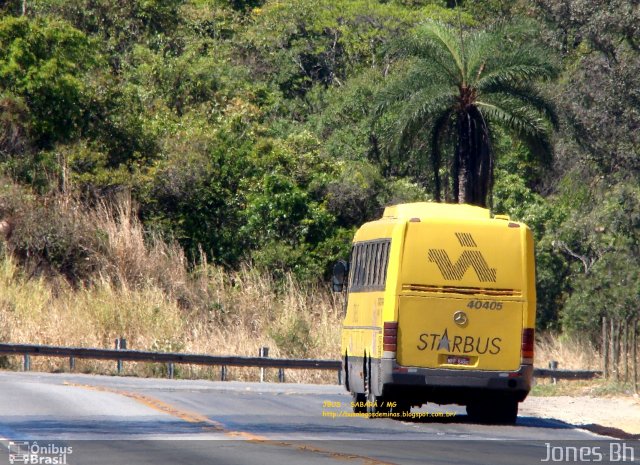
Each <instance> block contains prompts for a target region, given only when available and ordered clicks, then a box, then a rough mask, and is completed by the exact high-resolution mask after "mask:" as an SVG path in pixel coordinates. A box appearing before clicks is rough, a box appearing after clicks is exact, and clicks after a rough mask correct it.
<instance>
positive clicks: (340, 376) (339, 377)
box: [338, 368, 342, 386]
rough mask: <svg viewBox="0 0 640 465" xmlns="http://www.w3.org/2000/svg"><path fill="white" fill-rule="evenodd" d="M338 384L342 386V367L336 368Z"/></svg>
mask: <svg viewBox="0 0 640 465" xmlns="http://www.w3.org/2000/svg"><path fill="white" fill-rule="evenodd" d="M338 385H339V386H342V368H341V369H339V370H338Z"/></svg>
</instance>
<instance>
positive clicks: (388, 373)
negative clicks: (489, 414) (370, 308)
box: [381, 359, 533, 401]
mask: <svg viewBox="0 0 640 465" xmlns="http://www.w3.org/2000/svg"><path fill="white" fill-rule="evenodd" d="M381 374H382V378H383V379H382V380H381V381H382V384H383V385H385V387H386V386H389V387H391V386H393V388H394V389H395V388H400V387H405V388H409V389H411V390H422V389H421V388H424V389H426V390H433V391H438V390H440V389H443V390H446V389H451V388H455V389H456V390H458V389H462V390H472V391H477V390H482V391H485V392H487V393H491V392H493V393H496V394H498V393H504V394H511V395H513V396H514V397H515V398H517V399H518V400H519V401H522V400H524V399H525V397H526V396H527V394H528V393H529V391H530V390H531V383H532V379H533V366H532V365H520V368H519V369H518V370H515V371H480V370H467V369H461V370H451V369H442V368H418V367H404V366H400V365H398V364H397V363H396V362H395V360H388V359H387V360H385V359H382V370H381Z"/></svg>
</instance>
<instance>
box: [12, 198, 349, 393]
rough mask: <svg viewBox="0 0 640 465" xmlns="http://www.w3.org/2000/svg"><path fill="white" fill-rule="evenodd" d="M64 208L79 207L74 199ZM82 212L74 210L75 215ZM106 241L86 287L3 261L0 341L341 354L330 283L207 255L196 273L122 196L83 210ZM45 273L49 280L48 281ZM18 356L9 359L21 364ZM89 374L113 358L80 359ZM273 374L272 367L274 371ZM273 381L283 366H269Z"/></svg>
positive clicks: (195, 371) (205, 371)
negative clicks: (226, 265) (217, 262)
mask: <svg viewBox="0 0 640 465" xmlns="http://www.w3.org/2000/svg"><path fill="white" fill-rule="evenodd" d="M57 208H58V209H60V211H70V210H72V211H74V212H80V211H81V209H80V208H79V206H78V205H77V204H73V202H69V201H67V202H65V203H61V204H59V205H57ZM74 214H77V213H74ZM80 215H82V218H81V219H80V220H79V221H78V222H79V223H82V224H83V225H84V226H85V227H86V225H87V224H90V225H92V227H93V230H94V233H95V234H96V235H97V236H98V237H99V239H100V244H101V246H100V250H99V251H96V252H95V255H94V256H93V259H94V262H95V263H97V264H98V266H96V267H95V269H96V273H95V276H94V277H93V279H92V280H91V282H90V283H89V284H87V285H82V286H78V285H77V283H75V284H74V285H71V284H68V283H67V281H65V280H64V279H63V278H61V277H58V278H55V277H53V278H52V276H51V274H47V275H44V274H43V275H41V276H39V277H37V276H34V275H33V274H29V275H27V273H26V272H25V268H23V267H21V266H19V265H18V264H17V261H16V260H14V259H12V258H11V256H5V257H4V258H3V259H1V260H0V340H2V341H10V342H14V343H35V344H50V345H64V346H80V347H105V348H111V347H113V344H114V340H115V339H116V338H118V337H125V338H126V339H127V342H128V348H131V349H139V350H158V351H175V352H192V353H206V354H215V355H251V356H255V355H257V354H258V350H259V348H260V347H263V346H267V347H269V348H270V356H272V357H303V358H329V359H332V358H337V357H338V354H339V330H340V316H339V304H338V303H337V302H335V301H334V297H333V296H332V295H331V294H330V292H329V291H328V290H327V289H323V288H318V287H315V288H314V287H304V286H302V285H300V284H299V283H297V282H296V281H295V280H294V279H293V278H291V277H288V278H287V279H285V280H284V282H279V283H276V282H274V281H273V280H272V279H271V278H270V276H269V275H268V274H265V273H260V272H258V271H257V270H255V269H251V268H249V267H243V268H242V269H240V270H239V271H237V272H226V271H224V270H222V269H221V268H219V267H216V266H213V265H210V264H208V263H207V262H206V260H202V263H201V264H200V265H199V266H198V267H197V268H195V269H194V270H192V271H188V266H187V265H188V264H187V262H186V259H185V257H184V254H183V253H182V250H181V249H180V248H179V247H178V246H177V245H176V244H167V243H165V242H162V241H159V240H157V239H154V238H151V239H146V238H145V234H144V230H143V227H142V224H141V223H140V222H139V221H138V219H137V217H136V215H135V214H134V213H133V209H132V206H131V203H130V201H129V200H128V199H124V200H123V201H121V202H120V203H119V204H118V205H116V206H113V207H109V206H107V205H101V206H99V207H98V208H97V209H95V210H92V211H82V212H81V213H80ZM44 276H46V277H44ZM19 362H20V361H19V360H18V359H17V357H12V358H10V360H9V363H10V364H11V365H13V367H14V368H15V367H17V366H18V364H19ZM67 364H68V361H66V360H62V359H57V360H56V359H44V358H40V359H37V358H34V359H33V361H32V366H33V367H34V369H43V370H53V371H56V370H64V369H67V367H66V365H67ZM76 368H77V369H78V370H79V371H86V372H95V371H99V372H107V373H109V372H113V371H114V369H115V362H97V361H78V362H77V365H76ZM126 370H127V373H130V374H137V375H162V374H164V372H165V367H164V366H162V365H158V364H155V365H154V364H142V363H140V364H136V363H127V364H126ZM271 371H273V372H275V373H271ZM177 374H178V375H180V376H186V377H190V376H197V377H205V378H206V377H214V378H217V377H218V376H219V368H210V367H190V366H184V367H177ZM229 375H230V377H231V378H232V379H255V378H256V377H257V376H258V369H255V368H254V369H240V368H230V369H229ZM267 375H268V377H271V378H273V377H274V376H277V370H268V373H267ZM286 376H287V380H288V381H308V382H318V381H323V380H324V381H329V382H335V378H336V376H335V374H334V373H322V372H318V371H308V372H297V371H295V370H289V371H287V373H286Z"/></svg>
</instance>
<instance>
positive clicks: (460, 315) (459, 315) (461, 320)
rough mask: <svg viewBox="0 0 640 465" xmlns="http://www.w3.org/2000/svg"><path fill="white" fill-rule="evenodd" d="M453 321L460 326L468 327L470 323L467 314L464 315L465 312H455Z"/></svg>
mask: <svg viewBox="0 0 640 465" xmlns="http://www.w3.org/2000/svg"><path fill="white" fill-rule="evenodd" d="M453 321H454V322H455V324H457V325H458V326H466V325H467V323H468V322H469V319H468V318H467V314H466V313H464V312H455V313H454V314H453Z"/></svg>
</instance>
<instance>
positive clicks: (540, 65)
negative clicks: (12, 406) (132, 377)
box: [0, 0, 640, 357]
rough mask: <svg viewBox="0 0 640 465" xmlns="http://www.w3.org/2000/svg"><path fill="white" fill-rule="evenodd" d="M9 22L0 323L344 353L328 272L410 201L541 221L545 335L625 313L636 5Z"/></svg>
mask: <svg viewBox="0 0 640 465" xmlns="http://www.w3.org/2000/svg"><path fill="white" fill-rule="evenodd" d="M23 7H25V8H24V9H23ZM0 14H1V17H0V175H1V176H2V178H1V179H0V232H2V234H3V236H4V241H3V242H2V262H1V267H0V281H1V284H0V286H2V292H1V293H0V312H1V315H2V319H1V321H0V323H1V328H0V330H1V333H0V335H1V337H2V339H3V340H11V341H19V340H20V341H23V342H26V341H24V339H31V342H41V343H56V344H57V343H60V344H63V343H69V344H82V345H98V346H103V345H110V344H111V343H112V342H110V341H111V339H112V338H114V337H118V336H120V335H124V336H126V337H127V338H128V339H129V340H130V341H131V342H130V344H131V347H135V348H149V349H152V348H158V349H161V350H178V349H183V348H188V349H189V350H191V351H207V352H216V353H221V352H224V353H234V352H238V353H240V352H243V353H253V352H255V353H257V348H258V347H260V346H261V345H263V344H266V345H269V346H271V347H273V350H276V351H277V353H278V354H280V355H296V356H310V357H311V356H326V357H335V356H336V354H337V351H338V350H337V345H338V343H339V336H338V334H339V330H338V328H337V327H338V325H339V319H340V310H341V303H340V302H337V301H336V300H335V299H336V297H333V296H330V295H329V294H328V291H327V288H326V285H325V284H324V283H325V282H326V279H327V274H328V271H329V269H330V265H331V264H332V263H333V262H334V261H335V260H337V259H339V258H346V257H347V255H348V251H349V247H350V240H351V237H352V235H353V232H354V231H355V228H356V227H357V226H359V225H360V224H362V223H363V222H365V221H368V220H371V219H373V218H376V217H378V216H379V215H380V214H381V212H382V209H383V208H384V206H385V205H389V204H393V203H398V202H404V201H424V200H441V201H456V200H459V201H470V202H473V203H476V204H484V203H486V204H487V205H488V206H489V207H490V208H492V210H493V211H494V212H496V213H506V214H509V215H511V217H512V218H515V219H517V220H521V221H524V222H526V223H527V224H529V225H530V226H531V228H532V230H533V231H534V235H535V238H536V261H537V294H538V323H537V324H538V329H539V330H548V329H551V330H556V331H563V332H565V333H568V334H573V335H574V336H576V337H580V338H581V339H583V342H585V343H588V342H593V343H595V344H596V345H597V344H598V341H599V339H598V338H599V334H600V321H601V319H602V317H603V316H608V317H612V318H614V319H616V320H630V319H631V318H633V317H634V316H637V315H638V309H639V308H640V182H639V181H640V131H639V130H638V128H640V6H638V4H637V2H634V1H631V0H602V1H592V2H583V1H579V0H569V1H560V0H534V1H525V0H516V1H513V0H486V1H474V2H470V1H465V0H460V1H458V2H454V1H444V0H442V1H436V0H388V1H382V0H313V1H311V0H279V1H275V0H273V1H271V0H145V1H142V0H127V1H122V0H91V1H90V0H37V1H36V0H33V1H29V0H27V1H24V2H23V1H22V0H19V1H18V0H10V1H7V2H3V3H2V6H0ZM439 40H442V43H446V44H449V45H450V46H451V47H450V50H457V52H456V53H458V55H459V56H461V57H463V59H462V61H457V62H456V61H455V60H454V61H453V62H451V63H450V64H448V62H447V61H446V59H445V58H446V57H445V55H446V53H445V52H442V49H439V48H438V47H439V45H438V44H439V43H440V42H438V41H439ZM434 44H435V45H434ZM434 54H435V55H434ZM438 54H440V55H438ZM434 56H435V57H436V58H438V57H440V58H442V59H439V58H438V59H435V60H434V58H433V57H434ZM425 57H427V58H428V59H427V58H425ZM494 71H495V72H494ZM425 76H427V77H429V78H428V79H426V78H425ZM461 108H463V109H465V112H461V111H460V110H461ZM478 108H479V109H480V110H478ZM479 111H480V113H479ZM456 115H458V116H456ZM459 115H465V116H464V117H462V116H459ZM461 121H464V122H465V124H467V125H468V127H469V128H471V129H469V130H468V131H466V132H465V131H464V130H462V129H464V127H462V126H461ZM463 126H464V125H463ZM461 128H462V129H461ZM469 153H476V154H478V157H480V158H479V160H481V162H479V164H478V165H477V166H476V167H475V168H474V167H469V166H467V165H466V162H465V160H466V158H465V156H466V155H467V154H469ZM35 328H37V331H36V330H35ZM221 332H225V333H224V337H223V336H221V334H222V333H221ZM234 333H235V334H237V335H238V338H237V339H236V340H235V342H234V338H233V337H231V336H232V335H233V334H234ZM27 334H28V337H27V336H26V335H27ZM195 341H199V342H195ZM204 341H207V342H206V343H205V342H204Z"/></svg>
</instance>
